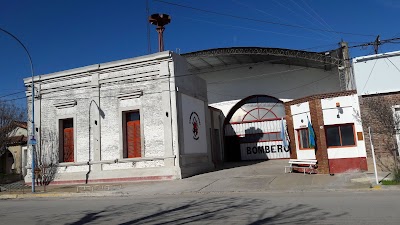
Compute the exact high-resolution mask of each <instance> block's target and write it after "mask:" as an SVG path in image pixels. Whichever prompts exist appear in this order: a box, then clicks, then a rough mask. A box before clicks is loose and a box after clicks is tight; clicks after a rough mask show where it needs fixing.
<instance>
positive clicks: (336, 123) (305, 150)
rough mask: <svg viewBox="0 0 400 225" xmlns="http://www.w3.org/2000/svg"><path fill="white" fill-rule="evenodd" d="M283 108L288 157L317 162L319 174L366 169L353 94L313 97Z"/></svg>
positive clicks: (295, 101) (354, 95) (360, 130)
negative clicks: (311, 133) (285, 120)
mask: <svg viewBox="0 0 400 225" xmlns="http://www.w3.org/2000/svg"><path fill="white" fill-rule="evenodd" d="M285 107H286V114H287V117H286V118H287V124H288V126H287V127H288V132H289V137H290V140H291V141H290V148H291V155H290V156H291V158H294V159H316V160H318V172H319V173H329V174H335V173H344V172H351V171H366V170H368V167H367V155H366V150H365V139H364V133H363V127H362V122H361V120H360V118H359V115H360V107H359V102H358V97H357V94H356V91H344V92H336V93H326V94H319V95H312V96H308V97H304V98H300V99H296V100H293V101H289V102H286V104H285ZM310 132H313V133H314V135H312V136H313V139H314V142H315V143H314V144H311V140H310V139H311V137H310Z"/></svg>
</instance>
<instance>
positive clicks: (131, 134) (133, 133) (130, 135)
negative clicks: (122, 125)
mask: <svg viewBox="0 0 400 225" xmlns="http://www.w3.org/2000/svg"><path fill="white" fill-rule="evenodd" d="M126 136H127V137H126V140H127V152H128V158H136V157H141V155H142V149H141V138H140V120H134V121H129V122H127V123H126Z"/></svg>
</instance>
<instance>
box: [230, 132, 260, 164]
mask: <svg viewBox="0 0 400 225" xmlns="http://www.w3.org/2000/svg"><path fill="white" fill-rule="evenodd" d="M225 129H227V130H228V132H229V133H235V134H236V132H235V131H234V130H233V127H232V125H231V124H227V125H226V126H225ZM228 132H227V133H228ZM263 135H264V134H263V130H261V129H259V128H255V127H250V128H248V129H246V130H245V134H244V136H240V134H239V135H238V134H236V135H232V136H225V161H227V162H237V161H241V160H242V157H241V149H240V145H241V144H242V143H254V145H256V143H257V142H258V141H259V140H261V138H262V137H263Z"/></svg>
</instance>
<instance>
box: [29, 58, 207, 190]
mask: <svg viewBox="0 0 400 225" xmlns="http://www.w3.org/2000/svg"><path fill="white" fill-rule="evenodd" d="M186 67H187V65H186V61H185V59H183V58H182V57H181V56H179V55H177V54H174V53H172V52H169V51H165V52H160V53H156V54H152V55H147V56H143V57H136V58H132V59H126V60H120V61H115V62H110V63H104V64H97V65H92V66H87V67H83V68H77V69H73V70H67V71H62V72H58V73H53V74H48V75H41V76H36V77H34V85H35V86H34V87H35V91H36V93H35V100H34V104H35V130H34V132H35V136H36V138H37V140H38V143H37V145H36V146H35V148H36V161H37V162H36V164H37V167H42V168H43V167H44V168H48V170H49V171H53V173H52V176H54V177H52V178H51V179H52V180H53V182H52V183H53V184H57V183H91V182H115V181H135V180H160V179H179V178H182V177H186V176H190V175H193V174H196V173H199V172H202V171H207V170H209V169H210V168H212V156H211V144H210V140H209V137H210V132H211V129H210V128H211V124H210V118H209V117H210V111H209V109H208V104H207V86H206V83H205V82H204V80H202V79H200V78H198V77H196V76H192V75H191V74H190V73H189V72H188V71H187V69H186ZM24 82H25V86H26V87H27V98H28V109H29V110H30V111H29V115H30V114H31V109H32V107H31V106H32V93H31V92H30V90H31V85H32V80H31V78H26V79H25V80H24ZM29 132H32V130H30V131H29ZM28 155H29V156H31V152H29V154H28ZM30 160H31V159H29V160H28V173H27V175H26V176H25V180H26V182H27V183H29V182H30V181H31V179H32V177H31V172H30V169H31V168H29V167H30V163H29V162H30ZM54 171H55V172H54Z"/></svg>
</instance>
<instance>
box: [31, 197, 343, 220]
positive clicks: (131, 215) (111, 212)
mask: <svg viewBox="0 0 400 225" xmlns="http://www.w3.org/2000/svg"><path fill="white" fill-rule="evenodd" d="M271 204H272V203H271V202H269V201H266V200H259V199H252V198H236V197H217V198H214V199H208V198H207V199H199V200H189V201H184V202H181V203H174V205H171V204H164V203H156V202H155V203H150V202H136V203H134V204H128V205H121V206H108V207H105V208H104V209H101V210H97V211H96V210H87V211H77V212H69V213H66V214H61V215H53V216H51V217H48V218H42V219H41V218H37V219H38V220H37V221H36V222H37V223H38V224H54V223H59V222H60V221H74V220H75V221H74V222H71V223H68V224H70V225H78V224H86V223H89V222H90V223H93V224H98V223H104V224H121V225H128V224H186V223H198V224H220V223H226V224H307V223H314V224H315V223H316V224H320V223H321V222H323V221H324V220H327V219H329V218H337V217H341V216H344V215H347V214H348V213H341V214H332V213H330V212H325V211H322V210H321V209H318V208H316V207H313V206H311V205H305V204H286V205H285V204H283V205H280V206H278V205H271ZM74 217H76V218H74Z"/></svg>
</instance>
